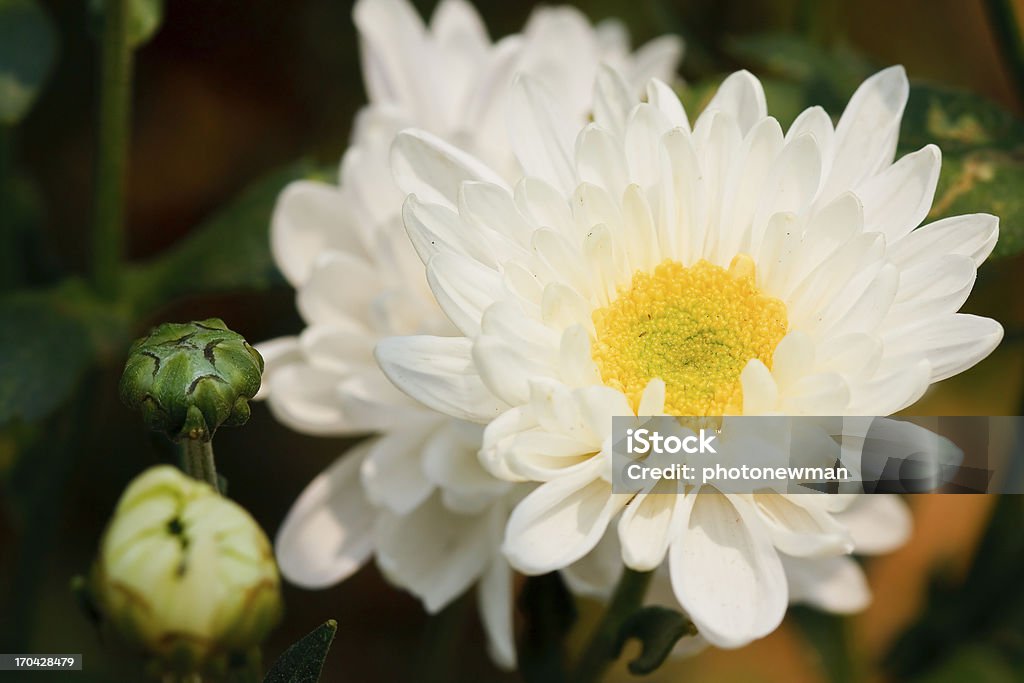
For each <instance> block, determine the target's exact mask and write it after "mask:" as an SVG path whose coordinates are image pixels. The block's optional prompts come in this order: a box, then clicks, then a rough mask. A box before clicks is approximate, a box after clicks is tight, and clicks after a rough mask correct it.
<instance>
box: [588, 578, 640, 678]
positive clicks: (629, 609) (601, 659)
mask: <svg viewBox="0 0 1024 683" xmlns="http://www.w3.org/2000/svg"><path fill="white" fill-rule="evenodd" d="M652 575H653V574H652V572H638V571H635V570H633V569H630V568H629V567H624V568H623V570H622V576H621V577H619V583H618V584H617V585H616V586H615V593H614V594H613V595H612V599H611V602H609V603H608V608H607V609H606V610H605V613H604V615H603V616H602V617H601V621H600V622H598V624H597V627H596V628H595V629H594V632H593V633H592V634H591V636H590V641H589V642H588V643H587V647H586V649H585V650H584V651H583V655H582V656H581V657H580V660H579V662H578V663H577V665H576V669H575V671H573V673H572V677H571V679H570V680H571V681H572V682H573V683H595V682H596V681H599V680H601V676H602V675H603V674H604V672H605V670H607V669H608V667H609V666H610V665H611V664H612V662H614V661H615V660H616V659H617V658H618V656H619V653H618V641H619V632H620V631H621V630H622V625H623V623H624V622H625V621H626V619H628V618H629V616H630V615H631V614H633V613H634V612H635V611H636V610H637V609H638V608H639V607H640V605H641V603H642V602H643V599H644V594H645V593H646V592H647V585H648V584H649V583H650V581H651V576H652Z"/></svg>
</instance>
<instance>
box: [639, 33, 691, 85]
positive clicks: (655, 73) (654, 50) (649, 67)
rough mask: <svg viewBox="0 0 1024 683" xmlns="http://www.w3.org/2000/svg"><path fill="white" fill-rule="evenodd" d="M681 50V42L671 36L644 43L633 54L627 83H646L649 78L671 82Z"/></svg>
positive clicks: (679, 39)
mask: <svg viewBox="0 0 1024 683" xmlns="http://www.w3.org/2000/svg"><path fill="white" fill-rule="evenodd" d="M683 48H684V45H683V40H682V39H681V38H679V37H678V36H673V35H665V36H659V37H657V38H655V39H654V40H651V41H649V42H646V43H644V44H643V45H641V46H640V47H638V48H637V49H636V52H634V53H633V60H632V62H633V63H632V64H631V65H630V68H629V73H628V74H626V76H627V78H628V80H629V82H630V83H646V82H647V81H648V79H651V78H658V79H661V80H663V81H671V80H673V78H672V77H673V76H674V75H675V72H676V69H677V68H678V66H679V60H680V59H682V57H683Z"/></svg>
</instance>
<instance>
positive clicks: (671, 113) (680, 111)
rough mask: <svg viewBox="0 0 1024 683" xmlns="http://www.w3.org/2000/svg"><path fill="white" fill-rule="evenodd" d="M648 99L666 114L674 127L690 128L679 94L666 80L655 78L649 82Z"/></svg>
mask: <svg viewBox="0 0 1024 683" xmlns="http://www.w3.org/2000/svg"><path fill="white" fill-rule="evenodd" d="M647 101H648V102H649V103H650V104H651V105H653V106H654V107H657V109H658V111H660V112H661V113H662V114H664V115H665V118H667V119H668V121H669V123H671V124H672V127H673V128H685V129H686V130H687V131H689V130H690V120H689V119H688V118H687V116H686V110H685V109H684V108H683V103H682V102H680V101H679V96H678V95H676V94H675V92H674V91H673V90H672V88H670V87H669V86H668V85H666V84H665V83H664V82H662V81H659V80H658V79H656V78H654V79H651V81H650V82H649V83H648V84H647Z"/></svg>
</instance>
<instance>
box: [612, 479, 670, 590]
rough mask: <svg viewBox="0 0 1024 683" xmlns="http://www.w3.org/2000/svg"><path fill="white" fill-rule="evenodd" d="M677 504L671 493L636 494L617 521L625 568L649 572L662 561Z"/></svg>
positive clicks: (666, 549) (666, 550)
mask: <svg viewBox="0 0 1024 683" xmlns="http://www.w3.org/2000/svg"><path fill="white" fill-rule="evenodd" d="M659 488H660V487H659ZM678 500H679V499H678V496H677V495H676V494H675V493H664V492H657V491H656V492H654V493H640V494H638V495H637V496H636V497H635V498H633V500H631V501H630V503H629V505H627V506H626V509H625V510H624V511H623V512H622V517H620V518H619V541H620V542H621V543H622V560H623V562H625V563H626V566H627V567H630V568H631V569H635V570H637V571H651V570H653V569H655V568H656V567H657V566H658V565H660V564H661V562H662V560H664V559H665V553H666V552H668V545H669V540H670V539H671V535H670V530H671V528H672V513H673V511H674V510H675V507H676V503H677V502H678Z"/></svg>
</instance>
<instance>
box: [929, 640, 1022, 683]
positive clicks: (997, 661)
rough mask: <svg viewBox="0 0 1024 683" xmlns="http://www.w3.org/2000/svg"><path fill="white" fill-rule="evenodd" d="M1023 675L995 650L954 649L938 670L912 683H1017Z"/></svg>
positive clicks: (984, 648) (983, 648)
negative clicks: (965, 682)
mask: <svg viewBox="0 0 1024 683" xmlns="http://www.w3.org/2000/svg"><path fill="white" fill-rule="evenodd" d="M1022 673H1024V672H1022V671H1021V670H1020V668H1018V667H1014V666H1012V665H1011V664H1010V662H1008V661H1007V659H1006V657H1005V656H1004V655H1003V653H1001V652H1000V651H999V650H998V649H996V648H994V647H985V646H981V645H978V646H969V647H966V648H962V649H958V650H956V651H955V652H954V654H953V656H952V657H950V658H949V659H948V660H947V661H946V662H945V663H944V664H943V665H942V667H941V669H936V670H935V671H933V672H931V673H929V674H926V675H924V676H921V677H919V678H916V679H914V683H963V681H970V682H971V683H1019V682H1020V680H1021V674H1022Z"/></svg>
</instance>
